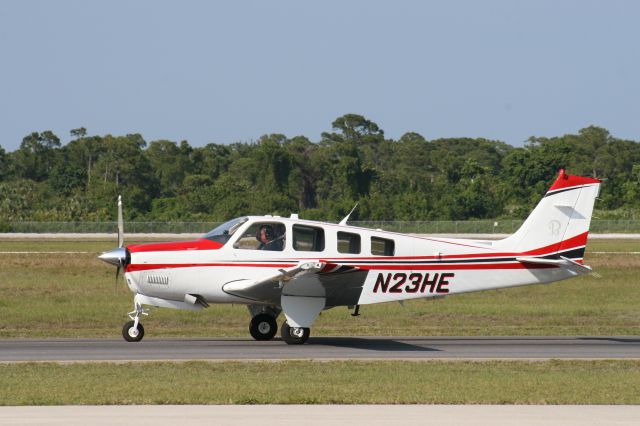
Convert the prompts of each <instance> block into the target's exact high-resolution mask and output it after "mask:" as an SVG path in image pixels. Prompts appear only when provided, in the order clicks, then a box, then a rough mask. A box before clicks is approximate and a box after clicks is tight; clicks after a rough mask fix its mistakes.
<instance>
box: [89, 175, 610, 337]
mask: <svg viewBox="0 0 640 426" xmlns="http://www.w3.org/2000/svg"><path fill="white" fill-rule="evenodd" d="M600 184H601V181H600V180H599V179H595V178H591V177H582V176H573V175H569V174H566V173H565V171H564V170H560V172H559V174H558V176H557V178H556V180H555V182H554V183H553V185H552V186H551V188H549V190H548V191H547V193H546V194H545V195H544V197H543V198H542V200H540V202H539V203H538V205H537V206H536V207H535V209H534V210H533V211H532V212H531V214H530V215H529V217H528V218H527V219H526V220H525V222H524V223H523V224H522V226H521V227H520V228H519V229H518V230H517V231H516V232H515V233H514V234H512V235H510V236H508V237H507V238H504V239H501V240H475V239H458V238H455V239H454V238H431V237H426V236H417V235H406V234H400V233H396V232H387V231H383V230H379V229H376V230H374V229H368V228H361V227H355V226H350V225H348V224H347V221H348V219H349V215H350V214H351V212H350V213H349V215H347V217H345V218H344V219H343V220H342V221H341V222H340V223H338V224H335V223H325V222H318V221H311V220H303V219H300V218H299V217H298V215H297V214H292V215H291V216H290V217H279V216H269V215H267V216H242V217H238V218H235V219H232V220H230V221H228V222H225V223H223V224H222V225H220V226H218V227H216V228H215V229H213V230H212V231H210V232H208V233H207V234H205V235H203V236H202V237H201V238H199V239H197V240H194V241H186V242H185V241H183V242H167V243H147V244H134V245H128V246H126V247H125V246H124V244H123V235H124V230H123V228H124V226H123V220H122V200H121V197H119V199H118V248H116V249H114V250H111V251H108V252H105V253H103V254H101V255H100V256H99V258H100V259H101V260H103V261H105V262H107V263H110V264H113V265H116V266H117V271H116V279H117V276H118V273H119V271H120V270H121V269H123V270H124V277H125V280H126V283H127V285H128V287H129V289H130V290H131V291H132V292H133V293H134V295H135V296H134V298H133V303H134V310H133V311H132V312H130V313H129V314H128V315H129V318H130V321H129V322H127V323H126V324H125V325H124V327H123V329H122V335H123V337H124V339H125V340H127V341H129V342H139V341H141V340H142V338H143V336H144V328H143V326H142V324H141V322H140V319H141V317H142V316H143V315H148V312H147V310H146V309H144V308H143V306H155V307H162V308H174V309H187V310H201V309H204V308H207V307H208V306H209V305H210V304H214V303H233V304H245V305H247V307H248V310H249V313H250V314H251V321H250V323H249V332H250V334H251V336H252V337H253V338H254V339H256V340H270V339H272V338H273V337H274V336H275V335H276V333H277V329H278V326H277V322H276V320H277V318H278V316H279V315H280V314H281V313H284V316H285V320H284V322H283V323H282V326H281V328H280V331H281V337H282V340H284V341H285V342H286V343H287V344H303V343H305V342H306V341H307V339H308V338H309V335H310V328H311V326H312V325H313V323H314V321H315V319H316V318H317V317H318V315H319V314H320V312H321V311H323V310H326V309H330V308H333V307H337V306H347V307H348V308H349V309H353V310H354V313H353V314H352V315H358V314H359V309H360V306H362V305H368V304H373V303H382V302H392V301H397V302H401V303H402V302H403V301H405V300H409V299H419V298H432V297H442V296H445V295H446V296H450V295H454V294H461V293H469V292H475V291H483V290H492V289H499V288H506V287H516V286H523V285H530V284H541V283H551V282H554V281H559V280H564V279H567V278H572V277H575V276H578V275H582V274H587V273H590V272H591V268H590V267H589V266H586V265H585V264H584V262H583V257H584V252H585V247H586V243H587V236H588V233H589V225H590V222H591V215H592V212H593V206H594V203H595V200H596V198H597V196H598V193H599V190H600ZM352 212H353V210H352Z"/></svg>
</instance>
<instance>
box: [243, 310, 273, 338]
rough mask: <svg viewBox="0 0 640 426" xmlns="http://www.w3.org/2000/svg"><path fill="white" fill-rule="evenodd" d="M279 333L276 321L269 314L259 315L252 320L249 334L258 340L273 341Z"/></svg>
mask: <svg viewBox="0 0 640 426" xmlns="http://www.w3.org/2000/svg"><path fill="white" fill-rule="evenodd" d="M277 332H278V323H276V319H275V318H274V317H273V316H271V315H269V314H258V315H256V316H255V317H253V318H251V322H250V323H249V333H251V336H252V337H253V338H254V339H256V340H271V339H273V336H275V335H276V333H277Z"/></svg>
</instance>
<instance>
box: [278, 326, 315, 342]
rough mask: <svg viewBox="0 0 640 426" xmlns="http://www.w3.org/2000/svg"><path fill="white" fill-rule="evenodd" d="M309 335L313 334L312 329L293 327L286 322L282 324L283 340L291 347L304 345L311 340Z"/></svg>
mask: <svg viewBox="0 0 640 426" xmlns="http://www.w3.org/2000/svg"><path fill="white" fill-rule="evenodd" d="M309 334H311V329H309V328H306V327H291V326H289V324H288V323H287V322H286V321H285V322H283V323H282V328H281V329H280V335H281V336H282V340H284V341H285V342H287V344H289V345H301V344H303V343H304V342H306V341H307V339H308V338H309Z"/></svg>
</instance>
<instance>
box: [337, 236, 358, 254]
mask: <svg viewBox="0 0 640 426" xmlns="http://www.w3.org/2000/svg"><path fill="white" fill-rule="evenodd" d="M338 253H352V254H358V253H360V235H358V234H351V233H349V232H338Z"/></svg>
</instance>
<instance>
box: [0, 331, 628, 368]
mask: <svg viewBox="0 0 640 426" xmlns="http://www.w3.org/2000/svg"><path fill="white" fill-rule="evenodd" d="M295 359H304V360H412V361H425V360H503V359H516V360H518V359H520V360H547V359H640V337H603V336H597V337H429V338H425V337H385V338H377V337H315V338H314V337H312V338H310V339H309V341H308V343H307V344H305V345H301V346H290V345H287V344H285V343H284V342H283V341H281V340H280V339H275V340H272V341H269V342H257V341H254V340H250V339H237V338H226V339H221V338H216V339H184V338H181V339H153V338H148V339H145V340H143V341H142V342H139V343H127V342H125V341H124V340H121V339H76V340H63V339H48V340H18V339H11V340H0V362H3V363H10V362H26V361H55V362H78V361H79V362H82V361H160V360H163V361H164V360H166V361H188V360H214V361H239V360H245V361H249V360H263V361H279V360H295Z"/></svg>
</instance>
